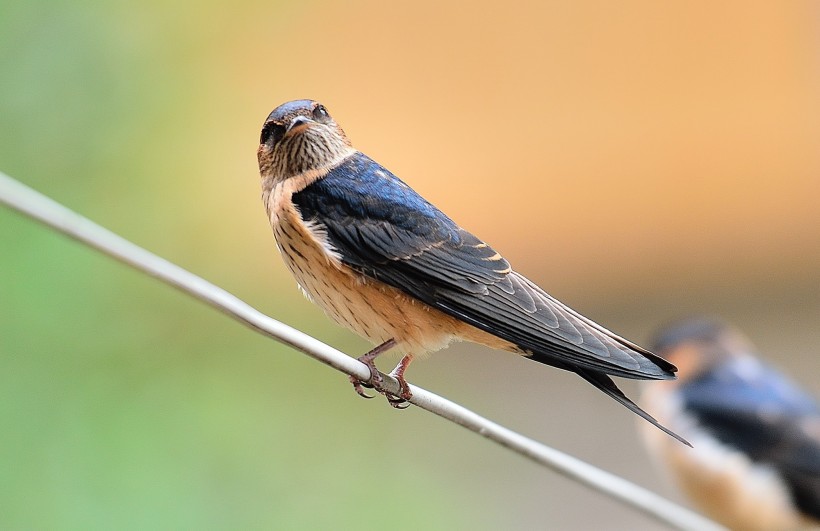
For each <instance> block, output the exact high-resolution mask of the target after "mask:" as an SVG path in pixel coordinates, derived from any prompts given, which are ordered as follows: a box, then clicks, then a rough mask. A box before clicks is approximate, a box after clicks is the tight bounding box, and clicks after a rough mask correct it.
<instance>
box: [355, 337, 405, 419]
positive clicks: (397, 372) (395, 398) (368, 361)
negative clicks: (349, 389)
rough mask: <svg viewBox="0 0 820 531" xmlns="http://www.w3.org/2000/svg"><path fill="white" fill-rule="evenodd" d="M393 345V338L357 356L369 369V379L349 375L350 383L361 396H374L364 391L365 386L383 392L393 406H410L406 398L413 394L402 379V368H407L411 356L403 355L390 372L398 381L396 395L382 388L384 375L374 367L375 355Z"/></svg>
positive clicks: (399, 407)
mask: <svg viewBox="0 0 820 531" xmlns="http://www.w3.org/2000/svg"><path fill="white" fill-rule="evenodd" d="M395 345H396V342H395V340H393V339H390V340H388V341H385V342H384V343H382V344H381V345H379V346H377V347H376V348H374V349H373V350H371V351H370V352H368V353H367V354H365V355H363V356H360V357H359V358H357V359H358V360H359V361H361V362H362V363H364V364H365V365H367V368H368V369H370V379H369V380H368V381H363V380H360V379H358V378H356V377H355V376H351V377H350V383H351V384H353V389H354V390H355V391H356V394H358V395H359V396H361V397H363V398H373V397H374V396H375V395H368V394H367V393H365V392H364V388H365V387H367V388H368V389H375V390H376V391H377V392H379V393H380V394H383V395H384V396H385V397H386V398H387V402H388V403H389V404H390V405H391V406H393V407H394V408H396V409H407V408H408V407H409V406H410V404H409V402H408V400H410V398H411V397H412V396H413V394H412V393H411V392H410V386H409V385H408V384H407V380H405V379H404V370H405V369H406V368H407V365H409V364H410V360H411V359H412V358H411V357H410V356H405V357H404V358H402V361H401V362H400V363H399V365H398V366H396V368H395V369H393V371H392V372H391V373H390V376H391V377H393V378H395V379H396V381H398V382H399V394H398V395H394V394H393V393H391V392H390V391H388V390H387V389H385V388H384V376H383V375H382V373H381V372H379V369H377V368H376V361H375V360H376V357H377V356H378V355H379V354H381V353H383V352H385V351H386V350H389V349H391V348H392V347H394V346H395Z"/></svg>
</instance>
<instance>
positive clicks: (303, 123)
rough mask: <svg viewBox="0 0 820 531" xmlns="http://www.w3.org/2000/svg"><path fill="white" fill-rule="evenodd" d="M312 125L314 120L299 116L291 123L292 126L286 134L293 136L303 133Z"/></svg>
mask: <svg viewBox="0 0 820 531" xmlns="http://www.w3.org/2000/svg"><path fill="white" fill-rule="evenodd" d="M312 123H313V120H311V119H310V118H308V117H306V116H297V117H296V118H294V119H293V120H291V121H290V125H288V128H287V129H286V130H285V134H286V135H291V134H295V133H298V132H299V131H303V130H304V129H307V128H308V127H309V126H310V124H312Z"/></svg>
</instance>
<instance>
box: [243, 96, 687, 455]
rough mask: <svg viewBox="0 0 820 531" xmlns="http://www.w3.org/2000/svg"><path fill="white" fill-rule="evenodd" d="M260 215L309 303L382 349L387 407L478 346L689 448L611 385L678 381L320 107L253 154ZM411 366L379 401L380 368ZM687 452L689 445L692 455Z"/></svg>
mask: <svg viewBox="0 0 820 531" xmlns="http://www.w3.org/2000/svg"><path fill="white" fill-rule="evenodd" d="M257 155H258V160H259V171H260V175H261V183H262V202H263V203H264V205H265V208H266V211H267V215H268V218H269V220H270V224H271V227H272V229H273V233H274V236H275V239H276V244H277V246H278V248H279V251H280V253H281V255H282V257H283V259H284V262H285V264H286V265H287V267H288V269H290V271H291V273H293V276H294V277H295V278H296V281H297V283H298V285H299V286H300V287H301V289H302V291H303V292H304V294H305V295H306V296H307V297H308V298H309V299H310V300H312V301H313V302H315V303H316V304H318V305H319V306H320V307H321V308H322V309H323V310H324V311H325V313H326V314H327V315H328V316H329V317H330V318H331V319H333V320H334V321H336V322H337V323H339V324H341V325H343V326H346V327H347V328H349V329H351V330H353V331H354V332H356V333H357V334H359V335H360V336H362V337H364V338H366V339H367V340H369V341H370V342H371V343H373V344H374V345H377V346H376V347H375V348H374V349H373V350H371V351H370V352H368V353H366V354H365V355H364V356H362V357H360V358H359V360H361V361H362V362H364V363H365V364H367V366H368V367H369V368H370V372H371V378H370V380H369V381H368V382H360V381H358V380H356V379H354V378H351V382H352V383H353V385H354V388H355V389H356V392H358V393H359V394H360V395H362V396H367V395H365V393H364V391H363V389H362V386H363V385H366V386H368V387H375V388H376V390H377V391H379V392H382V393H383V394H385V395H386V396H387V398H388V400H389V401H390V402H391V404H392V405H394V406H397V407H400V406H401V405H402V404H403V403H404V402H405V401H406V400H407V399H409V398H410V397H411V393H410V388H409V387H408V385H407V381H406V379H405V377H404V373H405V370H406V369H407V367H408V365H409V364H410V362H411V361H412V360H413V358H414V357H416V356H422V355H425V354H427V353H430V352H434V351H437V350H440V349H442V348H444V347H446V346H447V345H448V344H450V343H451V342H453V341H471V342H474V343H478V344H481V345H486V346H489V347H491V348H495V349H500V350H505V351H510V352H514V353H518V354H522V355H524V356H526V357H527V358H529V359H531V360H533V361H537V362H540V363H544V364H546V365H550V366H552V367H556V368H558V369H563V370H566V371H571V372H574V373H576V374H578V375H579V376H580V377H581V378H583V379H584V380H586V381H587V382H589V383H591V384H592V385H594V386H595V387H597V388H598V389H600V390H601V391H603V392H604V393H606V394H607V395H609V396H610V397H612V398H614V399H615V400H617V401H618V402H620V403H621V404H623V405H624V406H626V407H627V408H629V409H630V410H631V411H633V412H635V413H636V414H638V415H640V416H641V417H643V418H644V419H646V420H647V421H649V422H651V423H652V424H654V425H655V426H657V427H658V428H660V429H661V430H663V431H665V432H666V433H668V434H670V435H671V436H673V437H675V438H677V439H679V440H681V441H682V442H684V443H686V441H684V440H683V439H682V438H680V437H679V436H677V435H676V434H674V433H673V432H671V431H669V430H668V429H666V428H665V427H663V426H661V425H660V424H659V423H658V422H657V421H656V420H655V419H654V418H652V417H651V416H650V415H648V414H647V413H646V412H644V411H643V410H642V409H641V408H639V407H638V406H637V405H636V404H635V403H634V402H633V401H632V400H630V399H629V398H627V396H626V395H624V393H623V392H621V390H620V389H618V387H617V386H616V385H615V383H614V382H613V381H612V379H611V378H610V376H618V377H623V378H632V379H651V380H656V379H657V380H665V379H671V378H674V377H675V376H674V373H675V371H676V368H675V366H674V365H672V364H671V363H669V362H668V361H666V360H664V359H663V358H661V357H659V356H656V355H655V354H652V353H651V352H649V351H647V350H645V349H643V348H641V347H639V346H638V345H636V344H634V343H631V342H629V341H627V340H626V339H624V338H622V337H620V336H618V335H616V334H614V333H612V332H610V331H609V330H607V329H606V328H604V327H602V326H600V325H598V324H596V323H594V322H593V321H591V320H590V319H587V318H586V317H584V316H582V315H580V314H579V313H578V312H576V311H574V310H572V309H570V308H569V307H567V306H565V305H564V304H562V303H560V302H559V301H557V300H556V299H554V298H553V297H551V296H550V295H548V294H547V293H546V292H545V291H544V290H542V289H541V288H539V287H538V286H537V285H535V284H534V283H533V282H532V281H530V280H528V279H527V278H525V277H524V276H523V275H521V274H519V273H517V272H515V271H514V270H513V269H512V267H511V266H510V264H509V262H507V260H505V259H504V258H503V257H502V256H501V255H500V254H499V253H497V252H496V251H495V250H494V249H493V248H492V247H490V246H489V245H488V244H487V243H485V242H484V241H482V240H480V239H478V238H477V237H475V236H473V235H472V234H470V233H469V232H467V231H466V230H464V229H463V228H461V227H460V226H458V225H457V224H456V223H455V222H454V221H453V220H451V219H450V218H449V217H447V216H446V215H445V214H444V213H443V212H441V211H440V210H439V209H438V208H436V207H435V206H433V205H432V204H431V203H429V202H428V201H426V200H425V199H424V198H422V197H421V196H420V195H419V194H418V193H416V192H415V191H414V190H413V189H412V188H410V187H409V186H408V185H407V184H405V183H404V182H403V181H402V180H400V179H399V178H398V177H396V176H395V175H393V174H392V173H391V172H390V171H389V170H388V169H387V168H385V167H384V166H382V165H380V164H378V163H377V162H375V161H374V160H373V159H371V158H370V157H368V156H367V155H365V154H363V153H361V152H360V151H358V150H357V149H355V148H354V147H353V145H352V144H351V142H350V140H349V139H348V137H347V136H346V135H345V133H344V131H343V130H342V128H341V127H339V125H338V124H337V123H336V122H335V121H334V120H333V118H332V117H331V116H330V114H329V113H328V111H327V109H326V108H325V107H324V106H323V105H321V104H320V103H318V102H316V101H312V100H296V101H291V102H288V103H285V104H283V105H280V106H279V107H277V108H276V109H274V110H273V112H271V113H270V115H269V116H268V117H267V119H266V120H265V123H264V125H263V127H262V133H261V138H260V143H259V149H258V151H257ZM391 349H395V350H397V351H399V352H400V353H402V354H403V357H402V358H401V361H400V362H399V364H398V365H397V366H396V368H395V369H394V370H393V371H392V372H391V373H390V374H391V376H393V377H394V378H395V379H396V380H397V381H398V382H399V385H400V388H401V392H400V395H399V396H392V395H390V394H388V393H386V392H385V390H384V388H383V387H382V384H383V381H384V380H383V377H382V376H381V374H380V373H379V371H378V369H377V368H376V365H375V359H376V357H377V356H379V355H380V354H382V353H383V352H386V351H387V350H391ZM686 444H688V443H686Z"/></svg>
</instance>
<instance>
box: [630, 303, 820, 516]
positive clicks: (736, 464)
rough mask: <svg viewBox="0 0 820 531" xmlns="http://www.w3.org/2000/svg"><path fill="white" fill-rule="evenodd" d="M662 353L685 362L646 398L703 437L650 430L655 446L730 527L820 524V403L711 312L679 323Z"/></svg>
mask: <svg viewBox="0 0 820 531" xmlns="http://www.w3.org/2000/svg"><path fill="white" fill-rule="evenodd" d="M653 348H654V350H655V352H658V353H659V354H662V355H664V356H666V357H668V359H669V360H670V361H673V362H675V363H676V364H677V365H678V367H680V372H679V378H678V379H677V380H676V381H674V382H658V383H656V384H655V385H652V386H647V388H646V390H645V391H644V392H643V393H642V396H641V405H643V406H644V407H645V408H646V409H647V410H648V411H649V412H650V413H653V414H654V415H656V416H657V418H658V420H660V421H661V422H664V423H666V425H667V426H669V427H670V428H671V429H674V430H675V431H676V432H678V433H680V434H681V435H683V436H684V437H686V438H687V439H689V440H690V441H692V443H693V444H694V450H690V449H687V451H685V452H681V451H679V448H677V447H676V446H679V445H670V444H667V441H666V440H664V438H663V437H656V436H655V434H654V433H652V432H651V431H652V430H642V431H643V432H644V433H643V435H644V441H645V442H646V443H647V446H648V448H649V450H650V453H651V454H653V456H654V457H655V458H656V461H658V462H659V463H660V464H662V465H663V466H664V468H665V469H666V470H667V471H668V473H669V474H670V475H671V477H672V478H673V479H674V480H675V482H676V483H677V484H678V486H679V487H680V489H681V490H682V491H683V492H684V494H686V495H687V497H688V498H689V499H690V500H691V501H692V503H693V505H695V506H697V507H698V508H699V509H700V510H701V511H703V512H704V513H705V514H707V515H709V516H710V517H711V518H713V519H714V520H716V521H717V522H720V523H721V524H723V525H725V526H727V527H728V528H730V529H744V530H761V531H762V530H781V529H799V528H804V527H810V526H820V406H819V405H818V402H817V401H816V400H815V399H814V397H812V396H811V395H809V394H808V393H806V392H804V391H803V390H801V389H800V388H799V387H798V386H797V385H796V384H795V383H794V382H792V381H791V380H789V379H788V378H787V377H786V376H784V375H783V374H782V373H780V372H778V371H777V370H775V369H774V368H772V367H771V366H769V365H768V364H766V363H764V362H762V361H761V360H760V359H759V357H758V355H757V352H756V350H755V348H754V347H753V345H752V344H751V342H750V341H749V340H748V339H747V338H746V337H745V336H744V335H742V334H741V332H739V331H738V330H737V329H735V328H733V327H731V326H729V325H727V324H725V323H723V322H721V321H719V320H716V319H711V318H696V319H690V320H686V321H683V322H679V323H676V324H674V325H671V326H669V327H667V328H665V329H664V330H662V331H661V332H659V333H658V335H657V338H656V339H655V341H654V342H653Z"/></svg>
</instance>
